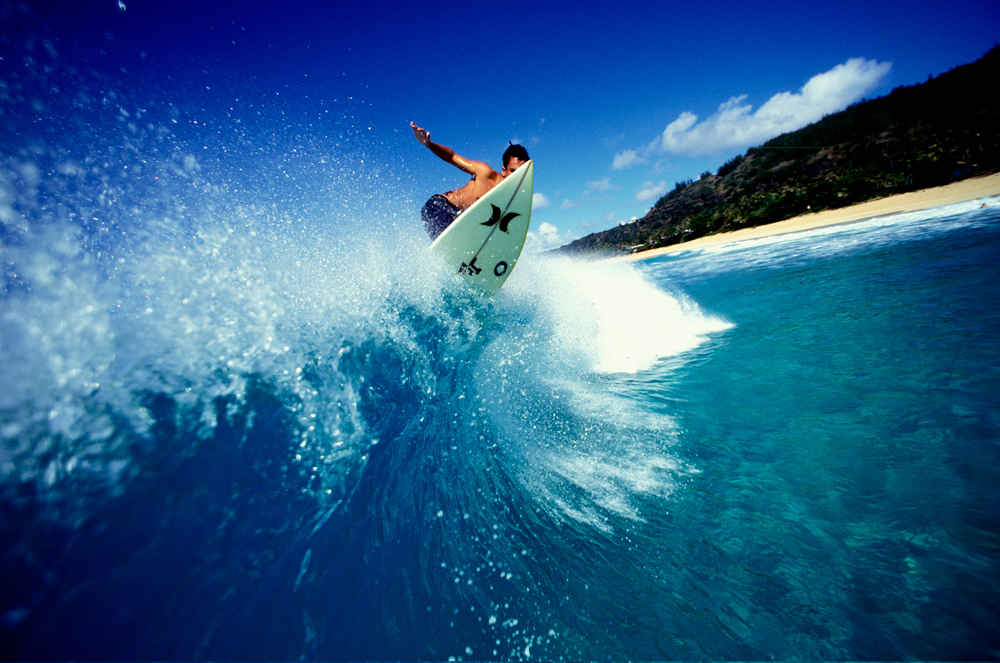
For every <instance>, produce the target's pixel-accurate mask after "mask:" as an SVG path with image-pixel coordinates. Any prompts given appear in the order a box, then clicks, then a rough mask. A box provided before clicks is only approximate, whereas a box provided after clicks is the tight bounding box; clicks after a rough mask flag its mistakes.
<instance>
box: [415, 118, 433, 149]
mask: <svg viewBox="0 0 1000 663" xmlns="http://www.w3.org/2000/svg"><path fill="white" fill-rule="evenodd" d="M410 128H411V129H413V135H414V136H416V137H417V140H419V141H420V144H421V145H423V146H424V147H429V146H430V143H431V134H430V132H429V131H427V130H426V129H421V128H420V127H418V126H417V125H416V124H414V123H413V122H410Z"/></svg>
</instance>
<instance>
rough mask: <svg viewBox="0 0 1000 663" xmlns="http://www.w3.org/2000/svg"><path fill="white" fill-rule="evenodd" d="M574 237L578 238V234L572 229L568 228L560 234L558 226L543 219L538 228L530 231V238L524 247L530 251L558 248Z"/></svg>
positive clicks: (538, 251) (536, 251)
mask: <svg viewBox="0 0 1000 663" xmlns="http://www.w3.org/2000/svg"><path fill="white" fill-rule="evenodd" d="M574 239H576V235H574V234H573V231H572V230H567V231H566V232H565V233H562V234H560V233H559V229H558V228H556V227H555V226H554V225H552V224H551V223H548V222H545V221H543V222H542V224H541V225H539V226H538V229H537V230H535V231H531V230H529V231H528V239H527V241H526V242H525V245H524V248H525V250H527V251H528V252H529V253H540V252H542V251H548V250H549V249H554V248H557V247H559V246H562V245H563V244H569V243H570V242H572V241H573V240H574Z"/></svg>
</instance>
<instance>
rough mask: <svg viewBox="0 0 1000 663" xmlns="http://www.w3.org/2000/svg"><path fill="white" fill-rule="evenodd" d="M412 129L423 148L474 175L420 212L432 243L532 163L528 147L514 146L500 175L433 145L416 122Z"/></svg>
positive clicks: (504, 155) (426, 133) (478, 162)
mask: <svg viewBox="0 0 1000 663" xmlns="http://www.w3.org/2000/svg"><path fill="white" fill-rule="evenodd" d="M410 128H412V129H413V135H414V136H416V137H417V140H418V141H420V144H421V145H423V146H425V147H427V148H428V149H430V151H431V152H433V153H434V154H436V155H437V156H438V157H439V158H441V159H443V160H444V161H447V162H448V163H450V164H451V165H453V166H455V167H456V168H458V169H460V170H463V171H465V172H466V173H468V174H470V175H472V179H471V180H469V181H468V183H467V184H466V185H465V186H463V187H461V188H458V189H454V190H452V191H449V192H448V193H437V194H434V195H433V196H431V198H430V200H428V201H427V203H426V204H425V205H424V208H423V209H422V210H421V211H420V218H421V219H423V222H424V229H425V230H427V234H428V235H430V236H431V239H437V236H438V235H440V234H441V233H443V232H444V229H445V228H447V227H448V226H449V225H451V222H452V221H454V220H455V218H456V217H457V216H458V215H459V214H461V213H462V212H464V211H465V210H466V209H467V208H468V207H469V206H470V205H472V203H474V202H476V201H477V200H479V199H480V198H482V197H483V196H484V195H486V192H487V191H489V190H490V189H492V188H493V187H495V186H496V185H497V184H500V182H502V181H503V179H504V178H505V177H507V176H508V175H510V174H511V173H513V172H514V171H515V170H517V169H518V168H520V167H521V166H523V165H524V164H526V163H528V151H527V150H526V149H524V146H522V145H511V146H510V147H508V148H507V150H506V151H505V152H504V153H503V170H502V171H500V172H499V173H498V172H496V171H495V170H493V169H492V168H490V165H489V164H488V163H484V162H482V161H472V160H470V159H466V158H465V157H463V156H459V155H457V154H455V151H454V150H453V149H451V148H450V147H445V146H444V145H439V144H438V143H434V142H431V135H430V133H429V132H428V131H427V130H426V129H421V128H420V127H418V126H417V125H416V124H414V123H413V122H410Z"/></svg>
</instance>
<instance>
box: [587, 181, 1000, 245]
mask: <svg viewBox="0 0 1000 663" xmlns="http://www.w3.org/2000/svg"><path fill="white" fill-rule="evenodd" d="M990 196H994V197H995V196H1000V173H993V174H992V175H982V176H979V177H970V178H969V179H967V180H962V181H960V182H952V183H951V184H945V185H942V186H937V187H932V188H930V189H921V190H920V191H909V192H907V193H899V194H896V195H893V196H888V197H886V198H876V199H874V200H868V201H865V202H863V203H858V204H856V205H851V206H849V207H841V208H839V209H834V210H824V211H822V212H813V213H811V214H803V215H801V216H796V217H794V218H791V219H785V220H784V221H777V222H775V223H768V224H766V225H763V226H755V227H753V228H742V229H740V230H734V231H732V232H727V233H719V234H716V235H706V236H704V237H699V238H698V239H693V240H691V241H690V242H681V243H680V244H672V245H670V246H664V247H661V248H658V249H649V250H647V251H639V252H637V253H631V254H629V255H626V256H615V257H614V258H608V259H607V260H608V262H634V261H637V260H648V259H650V258H655V257H657V256H661V255H664V254H667V253H679V252H681V251H690V250H694V249H701V248H704V247H706V246H715V245H719V244H732V243H735V242H744V241H746V240H749V239H757V238H760V237H771V236H774V235H785V234H788V233H795V232H801V231H804V230H813V229H814V228H823V227H826V226H835V225H840V224H842V223H853V222H855V221H862V220H865V219H871V218H875V217H878V216H888V215H891V214H902V213H904V212H917V211H921V210H927V209H933V208H935V207H944V206H945V205H954V204H956V203H964V202H968V201H970V200H977V199H979V198H987V197H990ZM998 203H1000V201H998ZM998 203H993V204H998Z"/></svg>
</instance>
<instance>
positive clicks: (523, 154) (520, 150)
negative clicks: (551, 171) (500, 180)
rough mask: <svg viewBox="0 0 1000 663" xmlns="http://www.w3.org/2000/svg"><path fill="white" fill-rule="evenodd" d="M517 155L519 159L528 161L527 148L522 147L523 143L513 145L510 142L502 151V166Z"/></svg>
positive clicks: (505, 165)
mask: <svg viewBox="0 0 1000 663" xmlns="http://www.w3.org/2000/svg"><path fill="white" fill-rule="evenodd" d="M514 157H517V158H518V159H520V160H521V161H528V159H529V158H530V157H528V150H526V149H524V145H514V144H513V143H512V144H511V146H510V147H508V148H507V149H506V150H505V151H504V153H503V167H504V168H506V167H507V162H508V161H510V160H511V159H513V158H514Z"/></svg>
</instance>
